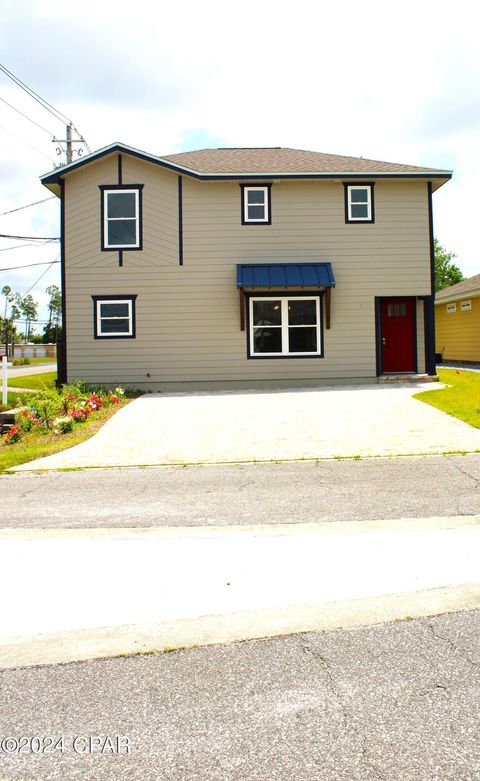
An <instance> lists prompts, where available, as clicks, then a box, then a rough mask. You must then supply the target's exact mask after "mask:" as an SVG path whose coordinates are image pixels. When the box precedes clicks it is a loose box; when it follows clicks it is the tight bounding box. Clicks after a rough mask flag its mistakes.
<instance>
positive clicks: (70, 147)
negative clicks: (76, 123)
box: [66, 122, 73, 165]
mask: <svg viewBox="0 0 480 781" xmlns="http://www.w3.org/2000/svg"><path fill="white" fill-rule="evenodd" d="M66 143H67V165H68V163H71V162H72V160H73V145H72V123H71V122H70V123H69V124H68V125H67V139H66Z"/></svg>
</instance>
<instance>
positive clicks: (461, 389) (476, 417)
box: [414, 369, 480, 428]
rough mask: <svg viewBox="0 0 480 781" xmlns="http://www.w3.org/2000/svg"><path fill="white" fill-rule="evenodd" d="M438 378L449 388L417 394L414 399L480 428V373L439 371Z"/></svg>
mask: <svg viewBox="0 0 480 781" xmlns="http://www.w3.org/2000/svg"><path fill="white" fill-rule="evenodd" d="M438 376H439V377H440V382H443V383H445V385H447V386H448V387H447V388H437V389H436V390H429V391H423V392H422V393H416V394H415V396H414V398H415V399H418V400H419V401H423V402H425V403H426V404H431V405H432V407H436V408H437V409H439V410H442V412H447V413H448V414H449V415H453V417H454V418H459V419H460V420H463V421H465V423H469V424H470V425H471V426H475V427H476V428H480V373H476V372H469V371H462V369H438Z"/></svg>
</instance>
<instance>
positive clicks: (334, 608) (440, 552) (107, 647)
mask: <svg viewBox="0 0 480 781" xmlns="http://www.w3.org/2000/svg"><path fill="white" fill-rule="evenodd" d="M0 541H1V548H0V550H1V553H0V589H1V590H2V592H3V593H12V594H15V599H12V600H11V601H5V603H4V606H3V610H2V623H1V626H0V666H3V667H10V666H19V665H22V664H23V665H29V664H39V663H47V662H52V661H71V660H74V659H85V658H92V657H96V656H109V655H114V654H119V653H131V652H135V651H138V650H142V651H148V650H152V649H156V650H161V649H165V648H171V647H178V646H179V645H181V646H193V645H202V644H209V643H218V642H227V641H232V640H239V639H248V638H252V637H263V636H269V635H276V634H288V633H290V632H294V631H307V630H310V629H311V630H316V629H321V628H326V627H330V628H331V627H335V626H344V625H352V624H353V625H355V624H358V623H375V622H380V621H383V620H391V619H392V618H404V617H405V616H408V615H426V614H431V613H437V612H448V611H449V610H459V609H465V608H469V609H471V608H475V607H480V585H479V584H478V580H479V579H478V560H479V546H480V517H478V516H477V517H473V518H464V517H462V518H450V519H446V518H443V519H438V518H433V519H417V520H403V521H382V522H359V523H358V522H351V523H348V524H345V523H327V524H294V525H283V526H282V525H277V526H273V527H272V526H253V527H223V528H219V527H217V528H205V527H203V528H202V527H199V528H197V529H173V528H165V529H130V530H128V529H127V530H118V529H117V530H114V529H102V530H91V529H90V530H84V531H82V530H74V529H70V530H60V529H52V530H4V531H2V532H0ZM86 563H88V564H87V566H86ZM24 573H28V577H25V575H24ZM32 586H33V588H34V591H33V592H32Z"/></svg>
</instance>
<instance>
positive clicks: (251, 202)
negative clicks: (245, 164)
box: [242, 186, 270, 223]
mask: <svg viewBox="0 0 480 781" xmlns="http://www.w3.org/2000/svg"><path fill="white" fill-rule="evenodd" d="M242 192H243V198H242V201H243V214H242V222H243V223H251V222H258V223H270V188H269V187H247V186H244V187H243V188H242Z"/></svg>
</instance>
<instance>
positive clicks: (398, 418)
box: [15, 384, 480, 471]
mask: <svg viewBox="0 0 480 781" xmlns="http://www.w3.org/2000/svg"><path fill="white" fill-rule="evenodd" d="M421 389H428V390H432V386H431V384H424V385H422V384H418V385H414V386H411V385H410V386H408V387H405V386H399V387H385V386H381V385H380V386H379V385H372V386H361V387H358V386H357V387H348V388H338V387H336V388H323V389H315V390H311V389H309V390H304V389H298V390H280V391H243V392H238V391H237V392H223V393H222V392H216V393H208V392H205V393H194V394H193V393H190V394H187V393H176V394H147V395H145V396H142V397H140V398H139V399H136V400H135V401H133V402H132V403H131V404H129V405H128V406H127V407H124V408H123V409H121V410H120V411H119V412H118V413H117V414H116V415H114V417H113V418H111V419H110V420H109V421H108V423H106V424H105V426H104V427H103V428H102V429H101V430H100V431H99V432H98V433H97V434H96V435H95V436H94V437H92V438H91V439H89V440H88V441H87V442H84V443H82V444H80V445H77V446H76V447H73V448H70V449H68V450H65V451H63V452H62V453H57V454H55V455H52V456H47V457H45V458H40V459H38V460H37V461H34V462H30V463H28V464H24V465H22V466H19V467H16V468H15V469H16V470H19V471H22V470H28V469H62V468H72V467H73V468H75V467H92V466H97V467H101V466H139V465H140V466H141V465H167V464H169V465H171V464H180V465H181V464H215V463H235V462H251V461H277V460H278V461H288V460H297V459H320V458H336V457H355V456H360V457H369V456H394V455H407V454H408V455H410V454H412V455H413V454H416V455H418V454H438V453H446V452H459V451H464V452H473V451H476V450H480V430H478V429H475V428H472V427H471V426H468V425H467V424H466V423H463V422H461V421H460V420H457V419H456V418H452V417H450V416H448V415H445V414H444V413H443V412H439V411H438V410H436V409H434V408H433V407H430V406H429V405H427V404H423V403H422V402H420V401H417V400H416V399H412V395H413V394H414V393H418V391H419V390H421Z"/></svg>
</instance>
